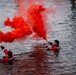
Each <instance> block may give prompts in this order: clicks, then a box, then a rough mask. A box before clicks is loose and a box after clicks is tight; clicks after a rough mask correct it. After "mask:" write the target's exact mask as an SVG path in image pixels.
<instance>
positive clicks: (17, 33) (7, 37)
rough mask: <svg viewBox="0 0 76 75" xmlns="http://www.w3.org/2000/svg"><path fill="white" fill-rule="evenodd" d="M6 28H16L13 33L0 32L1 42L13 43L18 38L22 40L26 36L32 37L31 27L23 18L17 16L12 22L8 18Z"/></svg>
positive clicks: (5, 22)
mask: <svg viewBox="0 0 76 75" xmlns="http://www.w3.org/2000/svg"><path fill="white" fill-rule="evenodd" d="M4 25H5V26H11V27H12V28H14V30H12V31H11V32H6V33H3V32H1V31H0V42H2V41H4V42H12V41H13V40H15V39H17V38H22V37H24V36H27V35H30V34H31V33H32V31H31V29H30V27H29V26H28V25H27V24H26V22H25V21H24V19H23V18H22V17H19V16H18V17H17V16H15V17H14V18H13V20H12V21H10V19H9V18H7V19H6V20H5V21H4Z"/></svg>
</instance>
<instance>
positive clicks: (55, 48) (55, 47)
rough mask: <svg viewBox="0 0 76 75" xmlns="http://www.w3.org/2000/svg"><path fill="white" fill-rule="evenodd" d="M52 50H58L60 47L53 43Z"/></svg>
mask: <svg viewBox="0 0 76 75" xmlns="http://www.w3.org/2000/svg"><path fill="white" fill-rule="evenodd" d="M51 50H52V51H58V50H59V49H57V46H55V45H53V46H52V48H51Z"/></svg>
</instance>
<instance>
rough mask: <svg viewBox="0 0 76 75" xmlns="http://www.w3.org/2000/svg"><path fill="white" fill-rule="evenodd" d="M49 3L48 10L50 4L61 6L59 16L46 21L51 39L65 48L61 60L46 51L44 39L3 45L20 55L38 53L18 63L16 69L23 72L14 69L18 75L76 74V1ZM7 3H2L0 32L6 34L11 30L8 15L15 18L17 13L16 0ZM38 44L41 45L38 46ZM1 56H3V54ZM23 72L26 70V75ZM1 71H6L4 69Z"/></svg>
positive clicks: (58, 0)
mask: <svg viewBox="0 0 76 75" xmlns="http://www.w3.org/2000/svg"><path fill="white" fill-rule="evenodd" d="M6 1H7V0H5V2H6ZM49 1H50V2H48V1H46V2H45V6H46V7H48V6H49V4H52V5H54V4H55V3H59V5H60V6H59V8H58V10H57V11H56V13H55V14H52V15H51V14H47V18H48V20H46V23H47V25H48V26H49V27H48V34H47V38H48V40H50V41H53V40H55V39H58V40H59V41H60V45H61V48H62V49H61V51H60V54H59V58H58V59H56V58H54V54H53V53H52V52H50V51H48V52H45V45H43V46H42V45H41V44H44V43H46V42H45V41H43V40H40V41H36V40H31V38H30V37H29V38H28V39H27V40H22V42H21V41H20V40H19V42H17V41H14V42H13V43H11V44H10V45H9V43H7V44H6V43H2V44H3V45H5V46H6V47H7V48H8V49H11V50H12V51H13V52H14V53H16V54H17V53H21V52H26V51H27V52H28V51H30V50H34V52H33V53H32V54H31V55H30V57H29V55H27V54H24V55H21V56H20V57H19V59H20V60H21V61H19V60H18V61H19V62H18V61H17V62H18V63H17V64H18V65H16V67H18V68H20V70H18V69H17V68H13V69H15V71H14V70H13V72H14V73H17V72H18V75H19V74H20V75H25V74H24V73H25V72H27V73H26V75H33V74H35V75H76V3H75V1H74V2H73V0H64V1H62V0H49ZM54 1H55V2H54ZM5 2H4V1H3V0H0V6H1V7H0V12H1V13H0V17H1V18H0V30H2V31H4V32H5V31H8V29H10V28H8V27H6V28H4V26H3V21H4V19H5V18H6V17H7V16H10V17H13V15H14V12H16V9H15V6H13V7H12V5H14V3H13V1H12V0H11V2H10V0H9V2H8V4H6V3H5ZM47 3H48V4H47ZM50 25H51V26H52V30H50V28H51V26H50ZM10 30H11V29H10ZM29 39H30V40H29ZM36 43H41V44H40V45H39V44H37V45H35V44H36ZM24 49H25V50H24ZM43 49H44V50H43ZM36 50H37V52H36ZM0 54H2V53H1V52H0ZM26 55H27V56H26ZM0 56H1V55H0ZM22 58H23V59H24V58H28V59H26V60H27V61H26V60H22ZM23 62H25V63H23ZM19 64H21V65H19ZM23 66H24V67H25V69H24V70H22V69H23ZM2 67H3V66H2ZM30 69H31V70H30ZM0 70H1V69H0ZM21 71H23V73H22V72H21ZM1 72H3V71H2V70H1ZM21 73H22V74H21ZM15 75H17V74H15Z"/></svg>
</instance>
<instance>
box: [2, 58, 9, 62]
mask: <svg viewBox="0 0 76 75" xmlns="http://www.w3.org/2000/svg"><path fill="white" fill-rule="evenodd" d="M8 61H9V58H8V57H6V58H4V59H2V60H1V62H2V63H4V62H8Z"/></svg>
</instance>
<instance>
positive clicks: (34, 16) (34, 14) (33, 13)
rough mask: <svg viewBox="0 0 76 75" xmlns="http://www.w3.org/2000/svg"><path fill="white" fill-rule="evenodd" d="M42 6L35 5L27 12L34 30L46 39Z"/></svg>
mask: <svg viewBox="0 0 76 75" xmlns="http://www.w3.org/2000/svg"><path fill="white" fill-rule="evenodd" d="M44 10H45V8H43V6H42V5H37V4H33V5H31V6H30V7H29V8H28V10H27V13H28V14H27V17H28V19H29V21H30V22H31V24H32V29H33V31H34V32H35V33H37V34H38V35H39V36H40V37H42V38H43V39H46V30H45V27H44V23H43V20H42V15H41V12H42V11H44Z"/></svg>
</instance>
